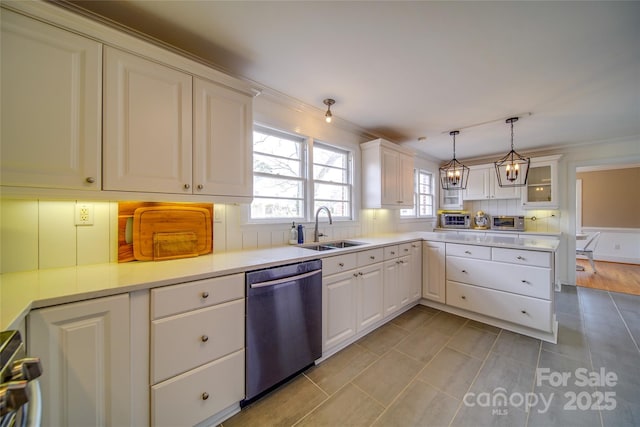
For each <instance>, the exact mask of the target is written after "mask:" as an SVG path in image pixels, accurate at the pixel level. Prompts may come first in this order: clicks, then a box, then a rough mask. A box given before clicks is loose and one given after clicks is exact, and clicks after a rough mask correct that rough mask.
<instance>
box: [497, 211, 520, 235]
mask: <svg viewBox="0 0 640 427" xmlns="http://www.w3.org/2000/svg"><path fill="white" fill-rule="evenodd" d="M491 228H492V229H493V230H506V231H524V217H523V216H514V215H502V216H492V217H491Z"/></svg>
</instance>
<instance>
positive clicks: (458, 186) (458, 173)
mask: <svg viewBox="0 0 640 427" xmlns="http://www.w3.org/2000/svg"><path fill="white" fill-rule="evenodd" d="M459 133H460V131H458V130H454V131H451V132H449V135H451V136H453V159H451V160H450V161H449V162H448V163H446V164H444V165H442V166H441V167H440V183H441V184H442V189H443V190H464V189H465V188H467V180H468V178H469V168H468V167H466V166H465V165H463V164H462V163H460V162H459V161H458V160H457V159H456V135H458V134H459Z"/></svg>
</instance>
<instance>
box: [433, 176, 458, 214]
mask: <svg viewBox="0 0 640 427" xmlns="http://www.w3.org/2000/svg"><path fill="white" fill-rule="evenodd" d="M437 185H438V186H440V185H441V184H440V181H437ZM463 193H464V190H446V189H444V188H440V208H441V209H462V207H463V202H462V195H463Z"/></svg>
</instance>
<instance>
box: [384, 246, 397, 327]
mask: <svg viewBox="0 0 640 427" xmlns="http://www.w3.org/2000/svg"><path fill="white" fill-rule="evenodd" d="M399 268H400V264H398V259H397V258H394V259H390V260H389V261H385V262H384V280H383V281H384V316H385V317H387V316H388V315H390V314H392V313H394V312H396V311H397V310H398V309H399V308H400V292H399V291H400V290H399V288H398V287H399V285H400V283H399V282H398V270H399Z"/></svg>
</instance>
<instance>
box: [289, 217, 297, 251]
mask: <svg viewBox="0 0 640 427" xmlns="http://www.w3.org/2000/svg"><path fill="white" fill-rule="evenodd" d="M297 243H298V230H296V223H295V222H293V223H292V224H291V231H289V244H290V245H296V244H297Z"/></svg>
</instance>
